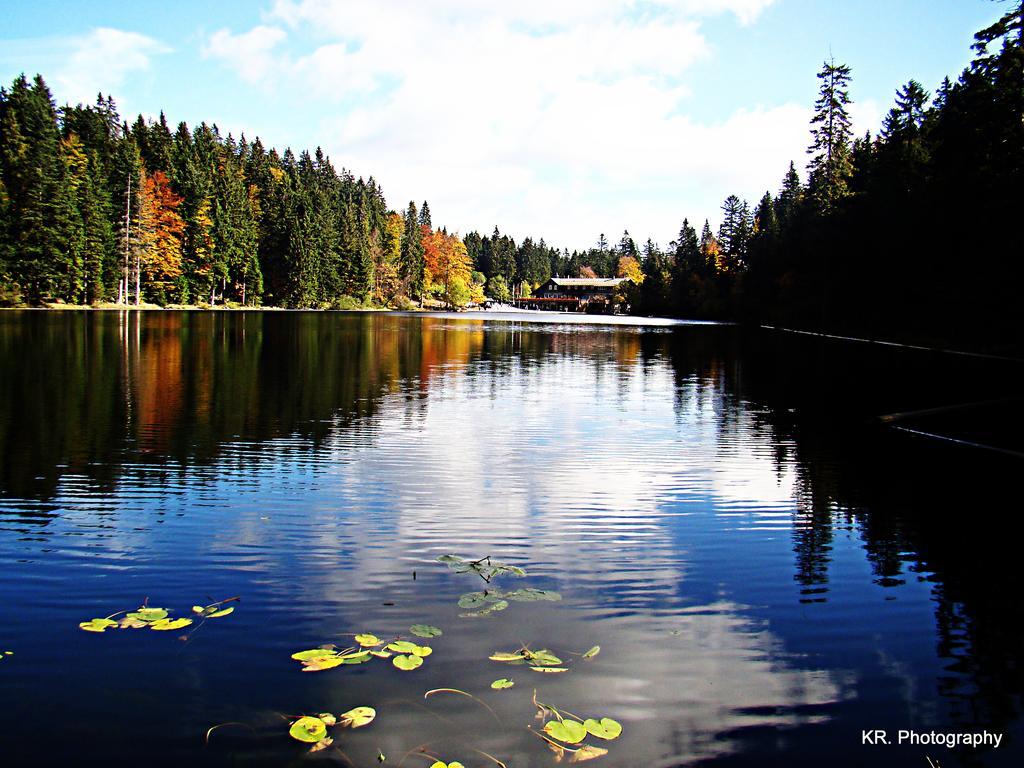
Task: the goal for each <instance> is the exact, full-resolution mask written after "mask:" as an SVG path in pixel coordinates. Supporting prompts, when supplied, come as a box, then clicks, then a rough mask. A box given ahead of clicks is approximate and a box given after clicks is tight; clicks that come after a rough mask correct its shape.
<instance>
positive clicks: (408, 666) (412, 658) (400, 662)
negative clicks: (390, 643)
mask: <svg viewBox="0 0 1024 768" xmlns="http://www.w3.org/2000/svg"><path fill="white" fill-rule="evenodd" d="M391 663H392V664H394V665H395V666H396V667H398V668H399V669H401V670H403V671H405V672H411V671H412V670H414V669H416V668H417V667H419V666H420V665H422V664H423V657H422V656H416V655H409V656H395V658H393V659H392V660H391Z"/></svg>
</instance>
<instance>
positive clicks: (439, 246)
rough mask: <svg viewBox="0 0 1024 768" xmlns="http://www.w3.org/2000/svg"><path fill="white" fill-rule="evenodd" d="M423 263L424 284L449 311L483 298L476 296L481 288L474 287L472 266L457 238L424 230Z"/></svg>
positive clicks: (464, 248)
mask: <svg viewBox="0 0 1024 768" xmlns="http://www.w3.org/2000/svg"><path fill="white" fill-rule="evenodd" d="M423 263H424V268H423V278H424V284H425V285H427V286H428V287H429V289H431V290H433V291H434V292H435V293H437V294H439V295H440V297H441V299H442V300H443V301H444V303H445V304H447V305H448V306H449V307H450V308H452V309H454V308H456V307H461V306H464V305H465V304H467V303H469V302H470V301H473V300H477V299H479V298H482V297H477V296H474V295H473V288H474V287H477V293H479V287H478V286H475V284H474V283H473V265H472V263H471V262H470V260H469V254H468V253H467V251H466V244H465V243H463V242H462V238H460V237H459V236H458V235H449V234H448V233H446V232H444V231H442V230H434V231H429V230H428V229H427V228H426V227H424V234H423Z"/></svg>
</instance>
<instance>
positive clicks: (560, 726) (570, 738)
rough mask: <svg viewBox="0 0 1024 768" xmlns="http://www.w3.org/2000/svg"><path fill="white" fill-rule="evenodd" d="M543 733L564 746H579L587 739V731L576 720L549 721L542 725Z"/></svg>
mask: <svg viewBox="0 0 1024 768" xmlns="http://www.w3.org/2000/svg"><path fill="white" fill-rule="evenodd" d="M544 733H546V734H547V735H548V736H550V737H551V738H552V739H555V740H556V741H561V742H563V743H565V744H579V743H580V742H581V741H583V740H584V739H585V738H587V729H586V728H584V727H583V723H580V722H577V721H576V720H569V719H568V718H567V719H565V720H551V721H550V722H548V723H545V724H544Z"/></svg>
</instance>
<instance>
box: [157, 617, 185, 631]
mask: <svg viewBox="0 0 1024 768" xmlns="http://www.w3.org/2000/svg"><path fill="white" fill-rule="evenodd" d="M191 623H192V619H159V620H157V621H154V622H153V623H152V624H150V625H149V628H150V629H155V630H157V631H160V632H166V631H167V630H171V629H181V628H182V627H187V626H188V625H189V624H191Z"/></svg>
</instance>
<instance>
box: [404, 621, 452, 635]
mask: <svg viewBox="0 0 1024 768" xmlns="http://www.w3.org/2000/svg"><path fill="white" fill-rule="evenodd" d="M409 631H410V632H412V633H413V634H414V635H416V637H440V636H441V635H443V634H444V632H442V631H441V630H440V629H439V628H438V627H434V626H431V625H430V624H413V625H412V626H411V627H409Z"/></svg>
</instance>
